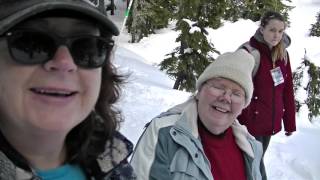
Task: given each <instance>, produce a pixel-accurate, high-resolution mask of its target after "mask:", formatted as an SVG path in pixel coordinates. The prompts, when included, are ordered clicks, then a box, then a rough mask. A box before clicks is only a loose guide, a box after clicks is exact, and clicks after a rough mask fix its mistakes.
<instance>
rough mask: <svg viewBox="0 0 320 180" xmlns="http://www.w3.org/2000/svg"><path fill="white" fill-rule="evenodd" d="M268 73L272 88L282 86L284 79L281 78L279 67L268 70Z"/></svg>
mask: <svg viewBox="0 0 320 180" xmlns="http://www.w3.org/2000/svg"><path fill="white" fill-rule="evenodd" d="M270 72H271V76H272V79H273V84H274V86H278V85H279V84H282V83H283V82H284V78H283V75H282V72H281V69H280V67H276V68H274V69H272V70H270Z"/></svg>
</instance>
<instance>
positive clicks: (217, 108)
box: [214, 107, 228, 113]
mask: <svg viewBox="0 0 320 180" xmlns="http://www.w3.org/2000/svg"><path fill="white" fill-rule="evenodd" d="M214 108H215V109H216V110H218V111H220V112H223V113H226V112H228V111H227V110H225V109H222V108H219V107H214Z"/></svg>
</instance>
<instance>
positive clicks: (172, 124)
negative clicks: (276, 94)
mask: <svg viewBox="0 0 320 180" xmlns="http://www.w3.org/2000/svg"><path fill="white" fill-rule="evenodd" d="M253 66H254V60H253V57H252V56H251V55H250V54H249V53H248V52H246V51H245V50H239V51H236V52H233V53H225V54H222V55H221V56H219V57H218V58H217V59H216V60H215V61H214V62H212V63H211V64H210V65H209V66H208V67H207V68H206V69H205V71H204V72H203V73H202V74H201V75H200V77H199V79H198V81H197V85H196V88H197V90H198V92H197V93H196V95H195V96H192V97H191V98H190V99H189V100H187V101H186V102H184V103H182V104H180V105H177V106H175V107H173V108H171V109H170V110H168V111H167V112H164V113H162V114H160V115H159V116H157V117H156V118H154V119H153V120H152V121H151V122H150V123H149V124H148V126H147V128H146V130H145V131H144V133H143V134H142V136H141V137H140V140H139V141H138V143H137V146H136V148H135V150H134V154H133V156H132V159H131V164H132V166H133V168H134V170H135V172H136V174H137V177H138V179H139V180H156V179H157V180H193V179H197V180H213V179H214V180H249V179H250V180H260V179H261V175H260V170H259V164H260V160H261V157H262V147H261V144H260V143H259V142H258V141H256V140H255V139H254V137H253V136H251V135H250V134H249V133H248V131H247V129H246V128H245V126H243V125H240V124H239V122H238V121H237V119H236V118H237V116H238V115H239V114H240V113H241V111H242V109H243V108H245V107H246V106H247V105H248V104H249V103H250V100H251V96H252V91H253V84H252V77H251V72H252V68H253Z"/></svg>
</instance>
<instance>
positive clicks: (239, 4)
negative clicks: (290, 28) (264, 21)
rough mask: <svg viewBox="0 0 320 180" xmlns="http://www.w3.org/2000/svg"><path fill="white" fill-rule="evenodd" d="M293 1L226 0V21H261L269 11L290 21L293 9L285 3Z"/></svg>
mask: <svg viewBox="0 0 320 180" xmlns="http://www.w3.org/2000/svg"><path fill="white" fill-rule="evenodd" d="M285 1H287V2H291V0H282V1H281V0H226V3H227V9H226V13H225V16H224V19H226V20H230V21H233V22H235V21H237V20H238V19H239V18H243V19H251V20H252V21H259V20H260V18H261V16H262V15H263V14H264V13H265V12H266V11H269V10H273V11H277V12H279V13H281V14H282V15H283V16H284V17H285V18H286V20H288V11H290V10H291V9H292V8H293V7H291V6H289V5H286V4H284V3H283V2H285Z"/></svg>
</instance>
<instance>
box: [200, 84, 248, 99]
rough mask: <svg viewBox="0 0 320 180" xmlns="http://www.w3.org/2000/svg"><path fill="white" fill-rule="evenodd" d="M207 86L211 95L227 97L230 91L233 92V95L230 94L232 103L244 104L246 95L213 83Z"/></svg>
mask: <svg viewBox="0 0 320 180" xmlns="http://www.w3.org/2000/svg"><path fill="white" fill-rule="evenodd" d="M205 84H206V85H207V87H208V89H209V91H210V93H212V94H214V95H216V96H222V95H225V94H226V93H227V91H228V90H230V91H231V93H230V99H231V102H234V103H241V102H244V100H245V95H244V94H243V93H242V92H240V91H238V90H233V89H229V88H226V87H225V86H223V85H220V84H216V83H211V82H206V83H205Z"/></svg>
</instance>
